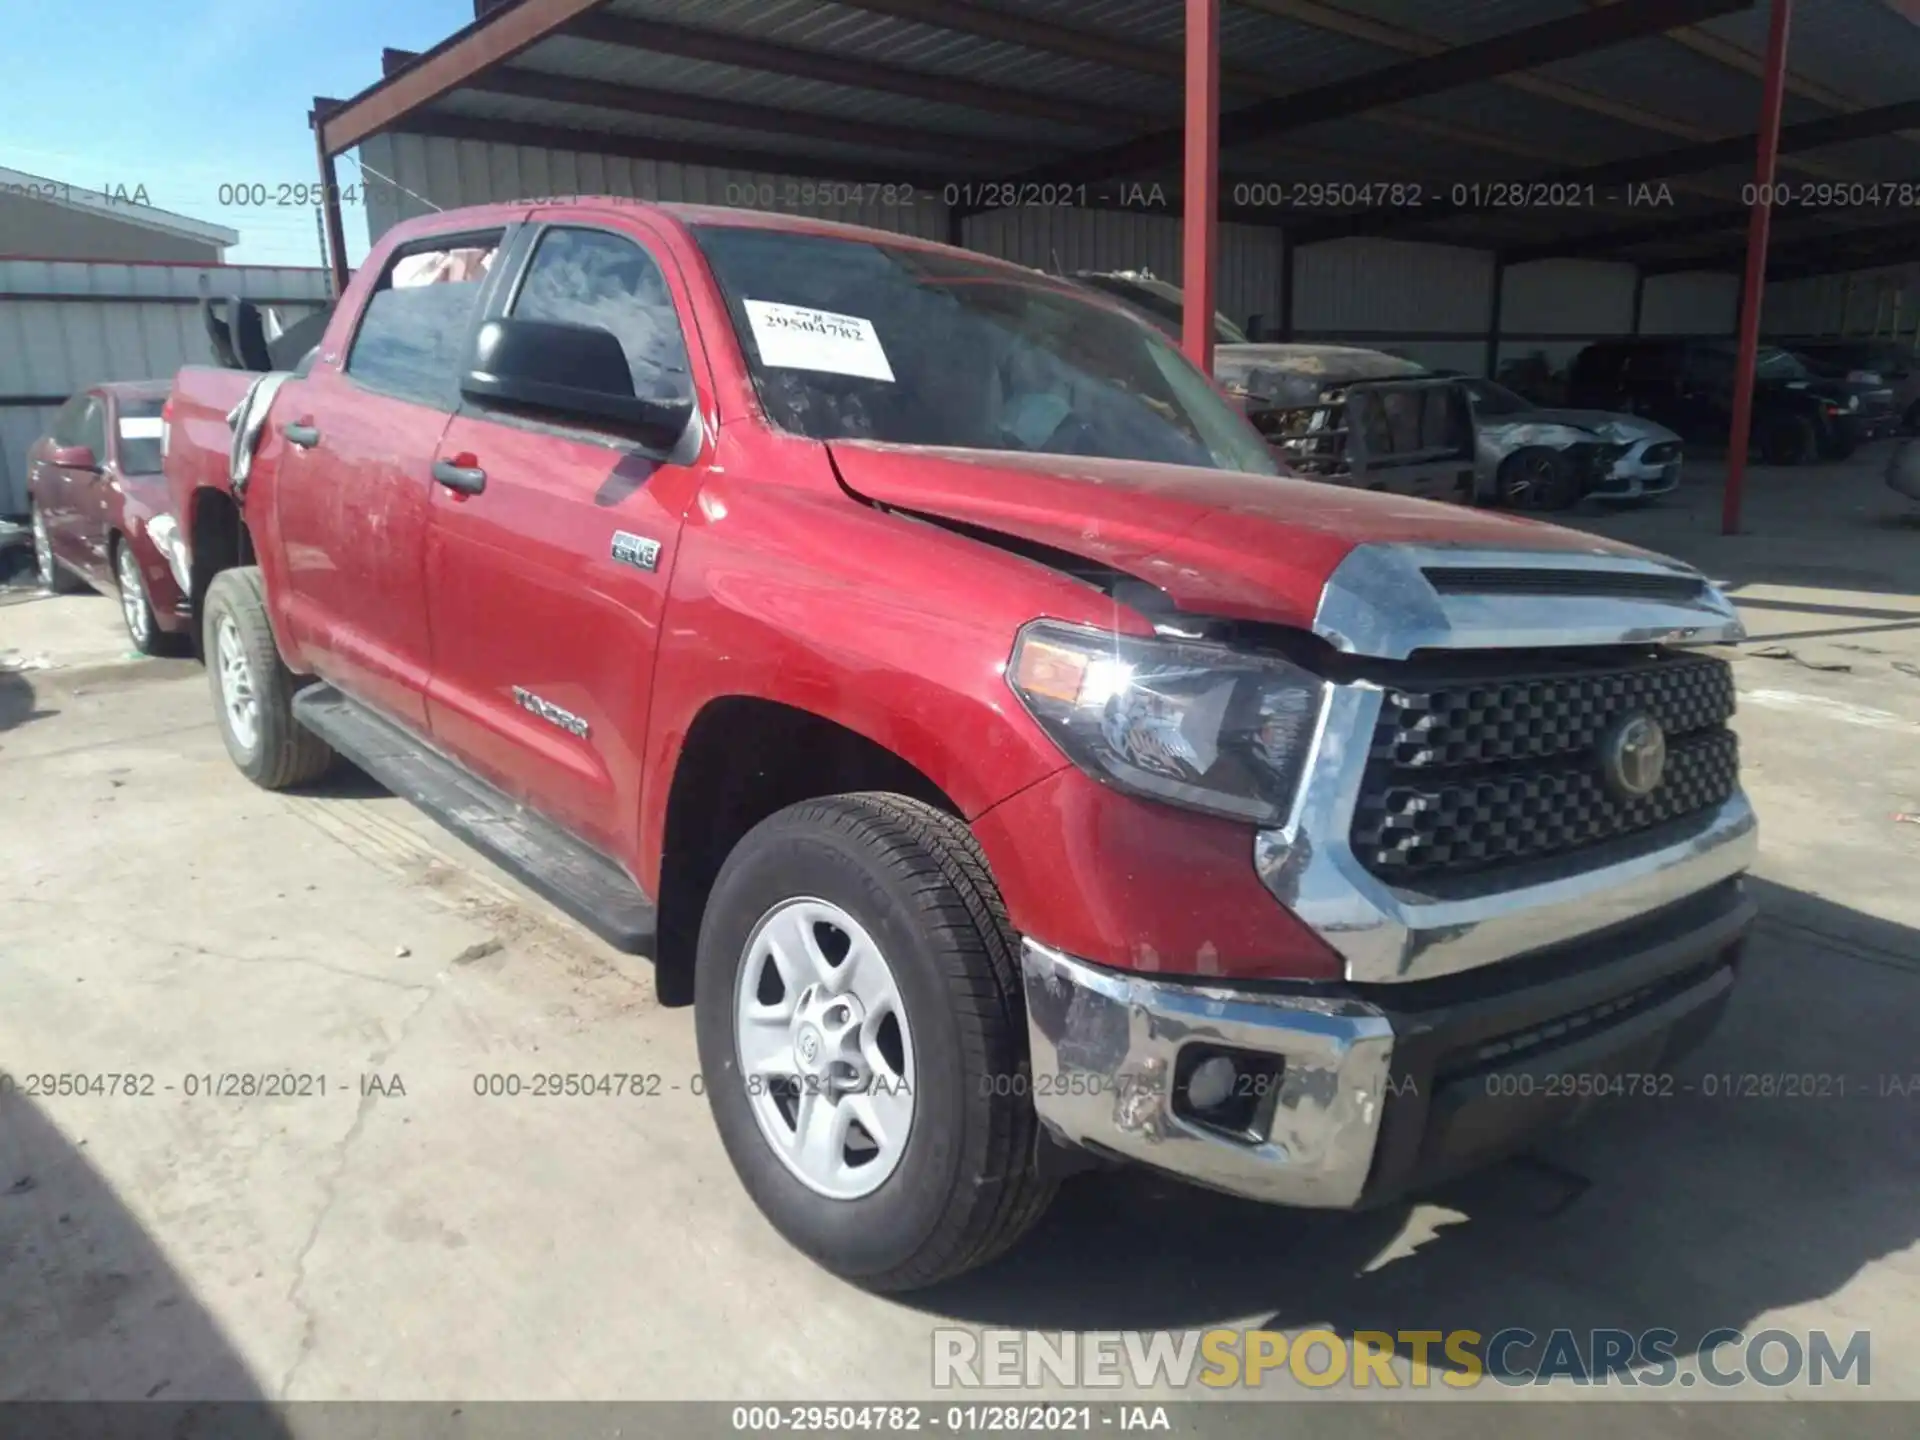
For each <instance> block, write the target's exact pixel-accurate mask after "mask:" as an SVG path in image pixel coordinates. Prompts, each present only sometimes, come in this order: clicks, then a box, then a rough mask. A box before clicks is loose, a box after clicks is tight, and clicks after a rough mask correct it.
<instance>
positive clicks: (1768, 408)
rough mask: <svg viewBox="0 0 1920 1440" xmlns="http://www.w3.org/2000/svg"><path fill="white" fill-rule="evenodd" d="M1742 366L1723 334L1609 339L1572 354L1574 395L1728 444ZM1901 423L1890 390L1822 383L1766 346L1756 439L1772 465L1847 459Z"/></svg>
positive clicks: (1756, 391) (1757, 375) (1570, 389)
mask: <svg viewBox="0 0 1920 1440" xmlns="http://www.w3.org/2000/svg"><path fill="white" fill-rule="evenodd" d="M1735 362H1736V356H1735V354H1734V345H1733V342H1732V341H1731V340H1727V339H1723V338H1709V339H1688V338H1686V337H1684V336H1676V337H1672V338H1665V339H1657V340H1650V339H1625V340H1603V341H1601V342H1600V343H1598V344H1595V345H1589V346H1587V347H1586V348H1585V349H1584V350H1582V351H1581V352H1580V353H1579V354H1578V355H1576V356H1574V357H1573V367H1572V369H1571V370H1570V371H1569V373H1568V377H1567V399H1568V400H1569V401H1570V402H1571V403H1572V404H1574V405H1577V406H1580V407H1582V408H1585V409H1592V410H1612V411H1630V412H1631V413H1633V414H1635V415H1644V416H1647V417H1648V418H1649V419H1652V420H1657V421H1659V422H1660V423H1661V424H1662V425H1665V426H1667V427H1668V428H1669V429H1671V430H1674V431H1677V432H1678V433H1679V434H1680V435H1681V436H1683V437H1684V438H1685V439H1687V440H1689V441H1696V442H1699V443H1702V444H1709V445H1724V444H1726V443H1727V436H1728V435H1729V434H1730V433H1731V430H1732V426H1733V390H1734V383H1733V382H1734V371H1735ZM1897 423H1898V418H1897V417H1896V416H1895V414H1894V412H1893V392H1892V391H1891V390H1889V389H1887V388H1886V386H1884V385H1869V384H1862V383H1859V382H1852V381H1847V380H1835V379H1823V378H1821V377H1820V376H1817V375H1815V374H1814V373H1813V372H1812V371H1811V370H1809V369H1808V368H1807V367H1806V365H1805V364H1804V363H1802V362H1801V361H1800V360H1799V359H1798V358H1797V357H1796V356H1795V355H1793V354H1792V353H1791V352H1790V351H1786V350H1782V349H1780V348H1779V347H1778V346H1775V345H1762V346H1761V347H1760V351H1759V356H1758V359H1757V362H1756V365H1755V368H1754V379H1753V423H1752V443H1753V446H1754V449H1755V450H1756V451H1757V452H1758V454H1759V456H1760V458H1761V459H1762V460H1763V461H1765V462H1766V463H1767V464H1769V465H1803V464H1807V463H1810V462H1811V461H1813V460H1816V459H1824V460H1845V459H1846V458H1847V457H1848V456H1849V455H1851V454H1853V452H1854V451H1855V450H1857V449H1858V448H1859V447H1860V446H1861V445H1862V444H1864V443H1865V442H1867V441H1869V440H1877V439H1879V438H1880V437H1881V436H1883V435H1890V434H1892V433H1893V431H1894V428H1895V426H1896V425H1897Z"/></svg>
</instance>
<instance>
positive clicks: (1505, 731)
mask: <svg viewBox="0 0 1920 1440" xmlns="http://www.w3.org/2000/svg"><path fill="white" fill-rule="evenodd" d="M1733 708H1734V695H1733V674H1732V671H1731V669H1730V668H1729V667H1728V666H1727V665H1726V664H1725V662H1723V661H1720V660H1714V659H1710V658H1705V657H1698V656H1686V657H1682V656H1667V655H1662V656H1659V657H1656V658H1653V659H1643V660H1639V661H1636V662H1634V663H1631V664H1627V665H1620V666H1614V667H1611V668H1606V669H1587V670H1573V671H1565V672H1560V673H1553V672H1543V673H1536V674H1532V675H1524V676H1517V677H1512V678H1507V677H1502V678H1499V679H1485V678H1476V679H1469V680H1460V681H1442V682H1436V683H1427V684H1421V685H1418V686H1392V685H1390V686H1388V687H1387V689H1386V694H1385V696H1384V698H1383V701H1382V705H1381V710H1380V719H1379V722H1378V724H1377V726H1376V728H1375V731H1374V737H1373V745H1372V750H1371V758H1370V759H1369V762H1368V765H1367V771H1366V779H1365V782H1364V784H1363V786H1362V793H1361V797H1360V801H1359V804H1358V805H1357V807H1356V809H1355V812H1354V823H1353V831H1352V837H1351V839H1352V844H1353V849H1354V853H1355V854H1356V855H1357V856H1358V857H1359V859H1360V861H1361V863H1362V864H1363V865H1365V866H1366V867H1367V868H1368V869H1369V870H1371V871H1373V872H1374V873H1375V874H1376V875H1379V876H1381V877H1383V878H1386V879H1390V880H1393V881H1395V882H1396V883H1410V882H1415V881H1421V882H1424V881H1429V880H1436V879H1443V878H1446V877H1452V876H1457V875H1465V874H1472V873H1475V872H1482V871H1487V870H1491V869H1494V868H1497V867H1499V866H1502V865H1509V864H1515V863H1519V862H1522V861H1526V860H1532V859H1538V858H1542V857H1546V856H1552V855H1562V854H1566V853H1568V852H1570V851H1575V850H1579V849H1581V848H1583V847H1585V846H1589V845H1598V844H1601V843H1604V842H1606V841H1609V840H1616V839H1619V838H1621V837H1623V836H1629V835H1633V834H1636V833H1638V832H1641V831H1645V830H1649V829H1652V828H1654V827H1656V826H1660V825H1665V824H1668V823H1671V822H1675V821H1679V820H1682V819H1684V818H1685V817H1687V816H1690V815H1695V814H1698V813H1700V812H1701V811H1704V810H1708V809H1711V808H1713V807H1715V806H1717V805H1719V804H1720V803H1722V802H1723V801H1725V800H1726V799H1728V798H1729V797H1731V796H1732V794H1733V793H1734V791H1735V789H1736V788H1737V786H1738V784H1739V749H1738V743H1737V741H1736V740H1735V738H1734V735H1733V732H1732V731H1730V730H1728V729H1727V728H1726V722H1727V720H1728V718H1729V717H1730V716H1731V715H1732V714H1733ZM1635 714H1640V715H1646V716H1649V717H1651V718H1652V719H1653V720H1655V721H1656V722H1658V724H1659V725H1660V728H1661V729H1662V730H1663V731H1664V732H1665V733H1666V737H1667V764H1666V771H1665V774H1664V776H1663V777H1662V779H1661V782H1660V784H1659V785H1658V786H1656V787H1655V788H1654V789H1653V791H1652V792H1651V793H1649V794H1647V795H1645V796H1642V797H1639V798H1627V797H1625V796H1622V795H1620V794H1617V793H1616V792H1615V791H1614V790H1613V789H1611V788H1609V786H1608V784H1607V783H1606V780H1605V777H1604V775H1603V771H1602V765H1601V757H1600V746H1601V741H1602V739H1603V738H1604V737H1605V736H1606V735H1607V733H1608V732H1609V731H1610V729H1611V728H1612V727H1613V725H1614V724H1615V723H1616V722H1617V721H1619V720H1621V719H1623V718H1625V717H1627V716H1630V715H1635Z"/></svg>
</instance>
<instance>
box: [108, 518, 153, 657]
mask: <svg viewBox="0 0 1920 1440" xmlns="http://www.w3.org/2000/svg"><path fill="white" fill-rule="evenodd" d="M113 567H114V570H115V571H116V572H117V573H118V579H119V581H120V613H121V614H122V615H124V616H126V619H127V633H128V634H129V635H131V636H132V637H133V639H134V643H136V644H139V645H144V644H146V642H147V632H148V630H149V629H150V627H151V626H152V624H153V612H152V611H151V609H150V608H149V607H148V605H147V595H146V587H145V585H144V584H143V582H142V581H141V579H140V561H139V559H138V558H137V557H136V556H135V555H134V553H133V547H132V546H131V545H128V544H125V543H124V542H123V543H122V544H121V546H120V549H119V553H118V554H116V555H115V556H114V561H113Z"/></svg>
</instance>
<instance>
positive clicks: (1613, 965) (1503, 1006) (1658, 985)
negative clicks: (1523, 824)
mask: <svg viewBox="0 0 1920 1440" xmlns="http://www.w3.org/2000/svg"><path fill="white" fill-rule="evenodd" d="M1752 917H1753V906H1752V902H1751V901H1749V900H1747V899H1746V898H1745V896H1744V895H1743V894H1741V892H1740V886H1739V882H1738V881H1728V882H1725V883H1723V884H1722V885H1720V886H1717V887H1715V888H1714V890H1712V891H1710V892H1708V893H1706V894H1704V895H1698V896H1694V897H1692V898H1691V899H1689V900H1685V901H1682V902H1680V903H1678V904H1676V905H1674V906H1670V907H1668V909H1667V910H1665V911H1664V912H1661V913H1660V914H1658V915H1655V916H1651V917H1646V918H1644V919H1643V920H1642V921H1641V922H1639V923H1638V924H1630V925H1627V926H1622V927H1617V928H1616V929H1615V930H1613V931H1610V932H1609V933H1608V934H1607V935H1605V936H1602V937H1595V939H1594V940H1593V941H1592V942H1591V943H1587V944H1583V945H1581V944H1576V945H1573V946H1566V947H1560V948H1559V949H1557V950H1556V951H1553V952H1550V953H1547V954H1544V955H1541V956H1536V957H1531V958H1529V959H1527V960H1523V961H1521V962H1518V963H1517V964H1516V965H1515V966H1514V967H1513V968H1512V969H1511V970H1509V971H1507V972H1505V973H1504V975H1503V978H1502V980H1501V981H1500V982H1499V983H1497V984H1493V985H1489V984H1487V983H1485V981H1486V980H1487V978H1488V977H1485V976H1463V977H1455V978H1454V979H1452V980H1442V981H1436V982H1431V983H1429V984H1427V985H1424V986H1420V987H1407V986H1394V985H1375V986H1345V987H1307V986H1301V987H1294V988H1293V990H1292V991H1291V992H1290V993H1286V992H1282V991H1279V990H1260V991H1254V990H1246V989H1236V988H1230V987H1221V986H1211V985H1207V986H1202V985H1192V984H1177V983H1167V982H1165V981H1161V980H1155V979H1149V978H1147V977H1145V976H1140V975H1133V974H1126V973H1122V972H1119V971H1114V970H1108V969H1104V968H1102V967H1100V966H1095V965H1090V964H1088V963H1086V962H1084V961H1081V960H1078V959H1075V958H1074V957H1072V956H1070V955H1064V954H1062V953H1060V952H1059V951H1057V950H1054V949H1051V948H1049V947H1047V946H1045V945H1041V944H1039V943H1037V942H1035V941H1033V940H1030V939H1029V940H1027V941H1026V942H1025V943H1024V946H1023V949H1022V952H1021V968H1022V974H1023V978H1024V986H1025V993H1026V1004H1027V1026H1028V1036H1029V1043H1030V1046H1031V1052H1032V1069H1031V1084H1032V1094H1033V1097H1034V1106H1035V1109H1036V1110H1037V1111H1038V1113H1039V1115H1040V1119H1041V1121H1042V1122H1043V1123H1044V1124H1045V1125H1046V1127H1047V1128H1048V1130H1049V1131H1051V1132H1052V1134H1053V1135H1054V1137H1055V1138H1056V1139H1057V1140H1059V1141H1061V1142H1063V1143H1065V1144H1066V1145H1068V1146H1069V1147H1077V1148H1081V1149H1085V1150H1089V1151H1092V1152H1094V1153H1096V1154H1099V1155H1103V1156H1107V1157H1109V1158H1119V1159H1123V1160H1128V1161H1133V1162H1137V1163H1140V1164H1144V1165H1148V1166H1151V1167H1153V1168H1156V1169H1160V1170H1165V1171H1168V1172H1171V1173H1173V1174H1176V1175H1179V1176H1182V1177H1184V1178H1186V1179H1189V1180H1192V1181H1194V1182H1196V1183H1199V1184H1202V1185H1206V1186H1208V1187H1210V1188H1213V1189H1216V1190H1223V1191H1227V1192H1229V1193H1231V1194H1235V1195H1241V1196H1244V1197H1246V1198H1249V1199H1253V1200H1260V1201H1265V1202H1269V1203H1274V1204H1283V1205H1293V1206H1304V1207H1312V1208H1322V1209H1328V1208H1331V1209H1353V1208H1356V1207H1360V1206H1364V1205H1371V1204H1377V1203H1381V1202H1383V1201H1386V1200H1391V1199H1394V1198H1396V1197H1398V1196H1400V1195H1403V1194H1406V1193H1408V1192H1409V1191H1412V1190H1416V1189H1419V1188H1421V1187H1423V1186H1425V1185H1427V1184H1430V1183H1433V1182H1436V1181H1438V1180H1440V1179H1444V1178H1446V1177H1447V1176H1449V1175H1451V1174H1456V1173H1458V1172H1460V1171H1462V1170H1465V1169H1470V1168H1472V1167H1473V1166H1475V1165H1478V1164H1481V1163H1484V1162H1485V1161H1487V1160H1489V1159H1492V1158H1494V1157H1495V1156H1497V1155H1498V1154H1501V1153H1505V1152H1507V1151H1510V1150H1512V1149H1514V1148H1518V1147H1520V1146H1522V1145H1524V1144H1525V1143H1527V1142H1528V1141H1529V1140H1530V1139H1531V1138H1532V1137H1533V1136H1535V1135H1537V1134H1538V1133H1540V1132H1542V1131H1544V1130H1546V1129H1549V1128H1552V1127H1554V1126H1557V1125H1560V1124H1564V1123H1566V1122H1567V1121H1569V1120H1571V1119H1573V1118H1576V1117H1577V1116H1578V1115H1579V1114H1580V1113H1582V1112H1583V1111H1584V1110H1585V1109H1587V1108H1589V1107H1590V1106H1591V1105H1592V1104H1594V1103H1596V1101H1597V1100H1598V1098H1600V1097H1602V1096H1604V1095H1606V1094H1608V1093H1617V1092H1616V1091H1614V1090H1613V1089H1612V1088H1611V1086H1610V1085H1609V1084H1608V1083H1605V1082H1606V1081H1607V1079H1608V1077H1610V1076H1616V1075H1626V1076H1631V1077H1634V1083H1636V1084H1644V1083H1647V1082H1648V1081H1649V1077H1654V1076H1657V1075H1659V1074H1660V1073H1662V1067H1664V1065H1665V1064H1666V1063H1667V1062H1669V1061H1670V1060H1672V1059H1673V1058H1675V1057H1676V1056H1677V1055H1678V1054H1680V1053H1684V1051H1685V1050H1686V1049H1688V1048H1691V1046H1692V1045H1693V1044H1694V1043H1697V1041H1698V1039H1699V1038H1700V1037H1701V1036H1703V1035H1704V1034H1705V1033H1706V1031H1707V1030H1708V1029H1710V1028H1711V1026H1712V1024H1713V1022H1714V1021H1715V1020H1716V1019H1717V1018H1718V1015H1719V1013H1720V1010H1721V1008H1722V1007H1723V1006H1724V1004H1725V1002H1726V1000H1727V997H1728V995H1729V994H1730V992H1731V987H1732V984H1733V974H1734V967H1735V964H1736V962H1737V959H1738V955H1739V951H1740V948H1741V944H1742V939H1743V936H1744V934H1745V931H1746V928H1747V926H1748V925H1749V923H1750V922H1751V920H1752ZM1189 1046H1202V1047H1206V1049H1207V1050H1208V1051H1209V1052H1212V1053H1220V1052H1228V1053H1229V1054H1232V1053H1233V1052H1240V1058H1241V1059H1242V1060H1243V1061H1244V1060H1245V1059H1246V1058H1247V1056H1248V1055H1249V1054H1250V1055H1251V1056H1254V1057H1260V1058H1262V1059H1267V1060H1273V1059H1277V1061H1278V1062H1279V1063H1278V1064H1277V1066H1273V1067H1271V1070H1270V1073H1269V1075H1268V1076H1267V1077H1264V1080H1263V1084H1262V1086H1261V1095H1262V1098H1261V1100H1260V1103H1259V1104H1258V1106H1257V1107H1256V1108H1255V1110H1254V1119H1253V1121H1252V1123H1251V1125H1250V1126H1249V1127H1248V1128H1246V1129H1239V1128H1236V1129H1234V1130H1233V1131H1231V1132H1227V1131H1223V1130H1222V1129H1220V1128H1218V1127H1215V1126H1210V1125H1208V1124H1207V1123H1205V1120H1204V1117H1203V1116H1202V1115H1201V1114H1200V1113H1199V1112H1198V1111H1197V1110H1196V1109H1195V1107H1194V1106H1193V1105H1192V1104H1191V1103H1190V1102H1189V1099H1188V1097H1187V1095H1186V1094H1185V1092H1184V1085H1183V1083H1182V1081H1181V1078H1180V1077H1181V1076H1182V1075H1183V1074H1185V1073H1187V1071H1188V1070H1190V1067H1183V1065H1182V1051H1183V1050H1185V1049H1186V1048H1187V1047H1189ZM1272 1071H1277V1075H1276V1074H1273V1073H1271V1072H1272ZM1670 1088H1671V1087H1670V1082H1669V1083H1668V1084H1667V1086H1666V1087H1664V1088H1652V1087H1649V1088H1647V1089H1645V1090H1644V1092H1643V1091H1640V1090H1636V1091H1635V1092H1634V1093H1636V1094H1638V1093H1646V1094H1654V1093H1667V1091H1669V1090H1670Z"/></svg>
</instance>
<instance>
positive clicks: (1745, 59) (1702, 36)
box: [1587, 0, 1920, 141]
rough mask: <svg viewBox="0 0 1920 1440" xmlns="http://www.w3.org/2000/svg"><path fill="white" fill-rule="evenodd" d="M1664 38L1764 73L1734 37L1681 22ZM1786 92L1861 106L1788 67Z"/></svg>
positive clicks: (1597, 1) (1597, 0)
mask: <svg viewBox="0 0 1920 1440" xmlns="http://www.w3.org/2000/svg"><path fill="white" fill-rule="evenodd" d="M1587 3H1588V4H1589V5H1611V4H1612V3H1613V0H1587ZM1667 38H1668V39H1669V40H1671V41H1673V42H1674V43H1675V44H1676V45H1684V46H1685V47H1686V48H1687V49H1689V50H1691V51H1693V53H1694V54H1696V55H1703V56H1705V57H1706V58H1707V59H1709V60H1712V61H1714V62H1715V63H1716V64H1719V65H1724V66H1726V67H1727V68H1728V69H1729V70H1738V71H1739V72H1740V73H1741V74H1743V75H1750V76H1752V77H1753V78H1754V79H1755V80H1761V79H1764V78H1765V77H1766V61H1765V60H1764V59H1763V58H1762V57H1761V56H1759V55H1757V54H1755V53H1754V52H1753V51H1751V50H1749V49H1748V48H1747V47H1746V46H1744V45H1742V44H1739V43H1738V42H1736V41H1733V40H1726V39H1723V38H1722V37H1720V36H1718V35H1716V34H1714V33H1713V32H1712V31H1711V30H1696V29H1695V28H1694V27H1693V26H1691V25H1683V26H1681V27H1680V28H1679V29H1677V30H1672V31H1669V32H1668V34H1667ZM1787 93H1788V94H1790V95H1796V96H1798V97H1799V98H1801V99H1802V100H1811V101H1813V102H1814V103H1815V104H1818V105H1825V106H1827V107H1828V108H1829V109H1832V110H1841V111H1852V110H1859V109H1861V108H1863V107H1862V106H1861V104H1860V102H1859V101H1857V100H1853V99H1849V98H1848V97H1847V96H1845V95H1842V94H1841V93H1840V92H1839V91H1838V90H1835V89H1833V88H1832V87H1831V86H1827V85H1822V84H1820V83H1819V82H1818V81H1815V80H1809V79H1807V78H1806V77H1805V76H1804V75H1796V74H1794V73H1793V71H1791V70H1789V71H1787ZM1894 133H1895V134H1897V135H1898V136H1899V137H1900V138H1901V139H1902V140H1909V141H1920V131H1917V130H1899V131H1895V132H1894Z"/></svg>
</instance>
